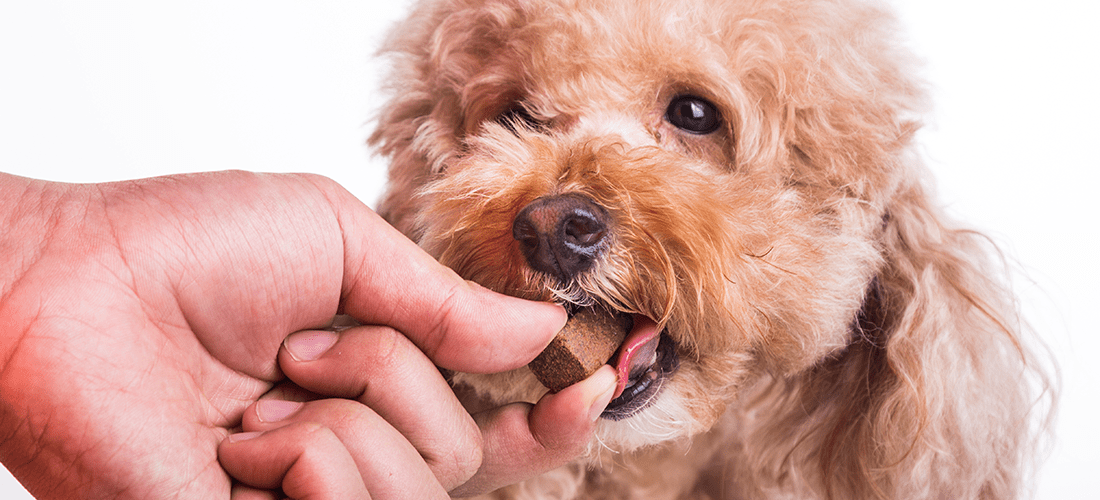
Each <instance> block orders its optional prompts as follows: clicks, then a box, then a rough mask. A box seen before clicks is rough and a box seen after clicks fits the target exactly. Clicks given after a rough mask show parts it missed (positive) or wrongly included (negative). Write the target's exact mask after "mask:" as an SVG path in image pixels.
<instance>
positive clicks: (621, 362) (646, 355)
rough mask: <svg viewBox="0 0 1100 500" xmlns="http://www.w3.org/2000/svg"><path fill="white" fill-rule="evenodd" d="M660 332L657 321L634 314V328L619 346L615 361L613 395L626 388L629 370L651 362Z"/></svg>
mask: <svg viewBox="0 0 1100 500" xmlns="http://www.w3.org/2000/svg"><path fill="white" fill-rule="evenodd" d="M659 333H660V332H658V331H657V323H654V322H653V320H651V319H649V318H647V317H645V316H642V315H640V314H635V315H634V328H633V329H632V330H631V331H630V333H627V334H626V340H624V341H623V345H622V346H621V347H619V359H618V361H617V362H616V363H615V369H616V370H618V372H619V381H618V385H616V387H615V396H614V397H616V398H617V397H619V395H620V394H622V393H623V391H624V390H625V389H626V384H627V382H628V381H629V380H630V372H631V371H633V370H634V369H635V368H637V366H635V365H640V366H649V364H650V363H652V362H653V356H654V353H656V351H657V344H659V343H660V335H659Z"/></svg>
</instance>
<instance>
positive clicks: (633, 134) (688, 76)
mask: <svg viewBox="0 0 1100 500" xmlns="http://www.w3.org/2000/svg"><path fill="white" fill-rule="evenodd" d="M893 27H894V26H893V21H892V20H891V19H890V17H889V16H888V15H887V14H886V13H884V11H883V10H882V9H881V8H879V7H876V6H874V5H870V4H867V3H865V2H863V1H860V0H426V1H423V2H422V3H420V4H419V5H417V6H416V8H415V9H414V11H413V13H412V14H411V17H410V18H409V19H408V20H407V21H405V22H404V23H403V24H401V25H399V26H398V28H397V29H396V30H395V31H394V32H393V35H392V38H391V40H390V42H389V45H388V46H387V49H386V50H387V52H388V53H389V54H390V55H391V56H393V58H394V61H395V63H396V71H395V74H394V79H393V80H392V82H391V85H392V90H393V92H394V95H393V97H392V99H391V100H390V102H389V104H388V105H387V106H386V107H385V108H384V109H383V112H382V115H381V119H380V124H379V127H378V130H377V132H376V133H375V135H374V136H373V138H372V142H373V143H374V144H375V145H377V146H378V147H379V148H380V150H381V151H382V152H383V153H384V154H386V155H388V156H389V157H390V158H391V159H392V167H391V171H390V176H391V185H390V190H389V192H388V193H387V194H386V196H385V197H384V199H383V201H382V203H381V207H380V212H381V213H382V214H383V215H384V216H385V217H387V219H388V220H389V221H391V223H393V224H394V225H396V226H397V227H398V228H400V229H401V230H402V231H404V232H405V233H406V234H407V235H409V236H410V237H411V238H413V239H414V240H416V241H418V242H419V243H420V244H421V245H422V246H423V247H424V248H426V249H427V250H428V251H429V252H431V253H432V254H433V255H434V256H435V257H437V258H438V259H439V260H440V261H442V262H443V263H444V264H446V265H448V266H450V267H452V268H454V269H455V270H456V271H457V272H458V273H460V274H461V275H462V276H464V277H466V278H467V279H470V280H473V281H476V282H478V283H481V284H482V285H484V286H487V287H489V288H492V289H495V290H497V291H501V292H504V293H508V294H512V295H516V296H520V297H526V298H530V299H538V300H556V301H561V302H565V303H570V304H572V305H573V307H577V308H580V307H595V306H599V307H604V308H611V309H613V310H616V311H620V312H622V313H624V314H629V315H633V317H634V318H635V319H636V320H637V321H635V323H636V324H638V323H641V324H645V325H649V326H648V327H647V328H648V330H647V332H645V333H644V334H643V335H642V337H640V338H639V337H638V332H631V336H630V337H629V338H633V339H634V340H628V341H627V342H625V343H633V345H632V347H642V348H645V349H646V350H648V352H649V354H647V355H645V356H644V357H641V358H637V357H636V358H634V359H631V360H630V361H628V363H629V364H630V365H631V366H629V367H627V368H628V369H632V371H633V375H632V376H631V377H630V378H629V380H628V381H627V382H628V387H626V388H625V392H623V395H622V396H620V397H619V398H618V399H616V400H615V401H613V402H612V404H611V406H610V407H609V409H608V410H607V411H606V412H605V413H604V417H605V419H603V420H602V423H601V424H600V425H599V427H598V430H597V434H596V436H595V438H594V440H593V442H592V445H591V447H590V452H589V454H588V455H587V456H586V457H584V458H583V459H581V460H579V461H577V462H576V463H574V464H571V465H569V466H566V467H564V468H561V469H558V470H555V471H551V472H549V473H547V474H545V475H544V476H541V477H539V478H535V479H532V480H529V481H527V482H524V483H521V484H518V485H514V486H511V487H509V488H506V489H504V490H502V491H499V492H497V493H495V495H496V497H498V498H586V499H587V498H593V499H611V498H614V499H627V498H636V499H663V498H685V497H687V498H715V499H717V498H746V499H749V498H751V499H757V498H834V499H854V498H901V499H916V498H936V499H948V498H950V499H962V498H1011V497H1015V496H1017V495H1019V494H1020V493H1021V491H1023V489H1024V488H1023V486H1022V484H1023V482H1024V480H1025V479H1026V469H1027V463H1028V462H1029V459H1030V455H1031V453H1032V450H1033V445H1034V443H1035V441H1036V439H1035V438H1034V436H1035V434H1036V431H1035V428H1036V426H1035V425H1034V424H1033V423H1032V422H1031V421H1032V420H1033V417H1034V416H1035V413H1036V411H1033V410H1032V409H1033V407H1034V405H1035V403H1036V401H1037V400H1038V399H1037V398H1038V396H1037V394H1038V392H1037V391H1041V390H1043V389H1045V385H1044V384H1045V380H1046V378H1045V377H1044V376H1043V374H1042V372H1041V371H1040V370H1038V369H1037V368H1036V366H1035V362H1034V360H1033V359H1032V356H1031V354H1030V353H1029V351H1028V350H1027V348H1026V347H1025V345H1024V340H1023V339H1022V337H1021V334H1020V332H1021V331H1022V330H1024V327H1023V325H1022V324H1021V321H1020V320H1019V318H1018V317H1017V314H1016V313H1015V311H1014V304H1013V299H1012V297H1011V296H1010V295H1009V294H1008V293H1007V292H1006V291H1005V289H1004V287H1003V285H1002V284H1001V281H1002V280H1001V279H1000V278H999V276H1002V275H1003V274H1004V270H1003V269H999V267H1000V266H997V265H993V264H991V262H990V261H988V260H987V259H986V258H985V257H984V255H985V253H986V251H987V250H988V248H986V247H987V245H984V244H983V243H984V240H983V238H982V237H981V236H980V235H978V234H976V233H974V232H971V231H967V230H961V229H957V228H954V227H953V226H952V225H951V224H950V223H949V222H948V221H947V220H946V218H945V217H944V215H943V214H942V213H941V212H940V211H939V210H938V209H937V208H936V207H935V205H934V203H933V202H932V201H931V200H930V196H929V190H928V187H927V186H926V185H925V183H924V177H925V176H926V171H925V170H924V168H923V167H922V166H921V164H920V163H919V160H918V159H917V158H916V156H915V154H914V152H913V148H914V146H913V144H912V138H913V136H914V133H915V132H916V130H917V129H918V127H919V124H918V122H917V119H918V115H919V113H920V112H922V111H923V109H922V106H923V97H922V89H921V86H920V84H919V83H918V82H917V81H915V80H914V79H913V77H912V75H911V72H910V70H911V66H912V61H911V58H910V56H908V55H907V53H906V52H904V51H903V50H901V49H899V47H898V45H897V44H896V43H895V42H894V41H893V40H892V37H891V32H892V29H893ZM654 324H656V325H657V327H656V329H654V328H653V326H652V325H654ZM639 328H640V327H635V328H634V330H638V329H639ZM657 332H659V334H658V333H657ZM625 343H624V344H625ZM620 363H624V362H623V361H621V360H620ZM620 368H622V367H620ZM454 382H455V383H456V384H463V385H468V386H470V387H472V388H473V389H474V391H476V393H477V394H479V395H480V397H482V398H485V399H487V400H489V401H492V402H495V403H504V402H511V401H517V400H526V401H535V400H537V399H538V398H539V396H540V395H542V394H543V393H545V391H546V389H545V388H544V387H542V385H541V384H540V383H539V382H538V381H537V380H536V379H535V378H534V376H533V375H532V373H531V372H530V371H529V370H528V369H526V368H524V369H520V370H517V371H514V372H511V373H505V374H496V375H489V376H484V375H479V376H474V375H469V374H455V375H454Z"/></svg>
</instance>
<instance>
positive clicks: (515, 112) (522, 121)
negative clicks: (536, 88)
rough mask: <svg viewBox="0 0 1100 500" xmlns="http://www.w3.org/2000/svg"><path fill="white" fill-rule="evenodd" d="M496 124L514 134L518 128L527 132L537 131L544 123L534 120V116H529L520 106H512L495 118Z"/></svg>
mask: <svg viewBox="0 0 1100 500" xmlns="http://www.w3.org/2000/svg"><path fill="white" fill-rule="evenodd" d="M496 122H497V123H499V124H501V125H504V127H505V128H507V129H508V130H511V131H512V133H515V132H516V131H517V130H518V129H519V127H523V128H526V129H529V130H538V129H541V128H543V127H544V126H545V124H544V123H542V122H540V121H539V120H536V119H535V117H534V116H531V112H530V111H527V108H525V107H523V106H522V105H520V104H513V105H512V107H510V108H508V109H507V110H505V111H504V112H503V113H501V114H500V116H497V119H496Z"/></svg>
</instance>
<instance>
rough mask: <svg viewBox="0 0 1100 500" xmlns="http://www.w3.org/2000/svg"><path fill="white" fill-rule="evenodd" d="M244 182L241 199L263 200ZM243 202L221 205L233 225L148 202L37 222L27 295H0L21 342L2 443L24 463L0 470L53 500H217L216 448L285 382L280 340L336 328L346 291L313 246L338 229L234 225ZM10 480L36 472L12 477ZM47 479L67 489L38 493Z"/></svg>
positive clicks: (198, 209)
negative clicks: (329, 320)
mask: <svg viewBox="0 0 1100 500" xmlns="http://www.w3.org/2000/svg"><path fill="white" fill-rule="evenodd" d="M223 180H224V179H223ZM249 181H250V185H249V188H250V190H251V192H253V193H256V192H258V191H263V189H257V188H256V186H255V180H254V179H249ZM152 187H153V188H156V187H157V186H152ZM265 187H266V188H268V189H274V187H272V186H265ZM213 188H214V187H208V188H207V189H213ZM218 189H226V188H225V187H224V186H222V187H219V188H218ZM230 190H232V188H230ZM249 192H250V191H248V190H236V191H235V192H233V193H232V195H231V196H229V197H227V198H226V199H227V200H232V201H233V203H234V206H235V207H238V209H237V210H236V211H235V212H234V213H233V218H232V219H230V218H228V217H226V218H225V219H219V218H218V217H216V216H211V214H216V213H217V210H218V207H211V206H208V205H207V206H196V205H192V204H189V203H188V202H189V200H188V199H187V198H186V196H184V197H178V196H177V197H174V198H173V199H170V200H165V201H163V202H162V203H158V202H156V201H155V200H156V197H148V196H145V197H143V200H144V201H143V203H146V204H148V205H149V206H140V207H134V206H125V205H126V204H127V202H126V201H125V200H126V198H127V197H125V196H109V195H101V194H92V193H87V192H82V193H79V194H78V195H77V196H75V199H74V200H72V202H71V203H70V205H69V210H68V211H64V210H63V211H59V213H58V214H55V217H54V219H52V220H51V221H49V222H48V227H47V232H48V235H49V236H48V237H47V238H46V240H45V243H44V244H43V245H42V246H41V247H40V248H39V250H38V251H37V252H36V253H35V254H34V255H31V256H29V257H28V258H26V259H24V260H22V261H21V262H22V263H24V265H23V266H22V269H23V270H24V273H22V274H23V276H22V279H20V280H18V281H16V282H15V285H14V287H12V289H11V290H3V291H2V292H4V294H3V295H0V298H2V299H3V301H2V302H0V316H4V317H6V318H7V319H5V323H8V326H4V328H9V327H15V328H20V327H21V329H22V331H21V332H19V333H20V335H21V340H20V341H19V342H18V344H16V345H14V348H13V349H11V351H10V353H8V354H9V357H8V359H6V360H4V361H5V364H4V366H5V370H4V371H5V373H4V374H0V390H2V391H3V393H4V394H5V396H6V401H5V403H6V406H7V407H6V408H3V409H2V411H0V424H2V425H0V429H3V431H2V432H3V434H2V435H0V439H3V440H5V441H8V443H7V444H9V445H11V444H15V446H5V447H4V448H3V449H4V450H5V452H6V453H8V454H11V453H13V450H15V451H14V452H18V453H21V456H4V457H2V458H3V459H4V462H5V463H6V464H10V465H9V468H10V469H12V472H13V473H14V474H16V475H17V476H22V477H21V479H22V480H23V481H24V482H25V484H27V486H28V487H29V489H31V490H32V491H37V492H51V493H49V495H50V496H53V497H59V498H65V497H75V496H80V497H87V498H166V497H173V496H177V495H178V496H180V497H184V498H215V497H218V498H226V497H228V494H229V489H230V485H231V481H230V479H229V477H228V476H227V475H226V473H225V472H224V471H223V470H222V468H221V467H220V466H219V464H218V456H217V445H218V443H219V442H220V441H221V440H222V439H223V438H224V437H225V436H226V435H227V434H228V432H229V429H230V428H232V427H235V426H237V425H239V424H240V421H241V415H242V413H243V411H244V410H245V408H247V406H248V405H249V404H251V403H252V402H254V401H255V400H256V399H257V398H258V397H259V396H260V395H261V394H263V393H264V392H266V391H267V390H268V389H269V388H270V387H271V385H272V383H273V382H274V381H276V380H277V379H279V378H280V377H281V375H280V373H279V371H278V368H277V366H276V364H275V362H276V353H277V352H278V349H279V345H280V343H281V341H282V340H283V338H284V337H285V336H286V335H287V334H288V333H290V332H292V331H294V330H297V329H301V328H306V327H310V326H318V324H319V322H323V321H324V319H325V318H326V316H327V317H331V316H332V314H334V313H335V312H336V307H337V303H338V300H339V294H340V286H341V284H340V283H339V282H338V279H339V277H340V276H341V273H340V272H339V271H337V272H332V268H331V267H328V268H326V267H325V266H339V265H340V264H341V263H340V262H339V261H338V259H340V258H341V254H340V252H339V251H335V252H331V251H327V250H330V249H326V248H320V249H318V248H316V247H315V243H316V242H321V241H326V240H330V241H331V238H322V237H321V235H319V234H318V232H320V231H324V230H331V229H332V228H331V227H328V226H331V225H332V224H334V222H332V224H329V225H328V226H326V224H325V221H316V220H310V219H309V216H308V215H296V216H284V215H285V214H275V215H273V214H272V212H273V211H277V210H278V207H272V206H270V204H258V205H256V206H255V214H254V217H249V216H248V215H247V214H242V213H240V210H239V207H240V206H248V204H247V203H240V201H241V199H240V198H241V196H247V194H248V193H249ZM242 193H243V194H242ZM199 194H202V195H203V198H204V199H209V198H210V197H209V194H210V193H208V192H203V193H197V192H196V197H197V196H198V195H199ZM270 195H271V193H270V192H266V193H263V196H264V197H265V199H270V198H271V196H270ZM257 196H259V195H258V194H257ZM150 199H152V200H154V201H150ZM227 203H228V202H227ZM317 213H326V212H325V211H324V210H318V211H317ZM118 214H122V215H121V216H120V215H118ZM137 214H141V216H136V215H137ZM271 220H278V221H284V222H285V221H291V222H293V221H300V224H293V223H292V224H282V225H279V224H265V222H264V221H271ZM330 222H331V221H330ZM272 226H274V227H272ZM78 233H79V234H78ZM182 234H186V235H187V236H188V238H187V241H188V244H187V245H182V244H181V245H179V246H178V247H174V248H173V247H168V248H159V249H157V250H156V251H152V252H151V251H149V248H150V247H149V246H148V245H145V243H147V241H148V239H150V238H151V239H154V240H157V239H159V240H160V241H180V242H182V241H184V238H182V237H180V235H182ZM330 234H331V233H330ZM335 234H339V233H338V232H337V233H335ZM196 235H201V236H200V237H198V238H196V237H195V236H196ZM77 236H79V237H77ZM89 236H90V237H89ZM72 241H83V242H89V241H92V242H98V243H93V244H91V245H81V246H77V247H72V246H69V243H70V242H72ZM336 243H339V241H337V242H336ZM303 251H309V252H312V253H313V255H312V257H314V258H312V259H309V261H310V262H312V263H313V264H314V265H313V266H312V267H310V266H306V267H307V268H303V267H302V266H301V264H300V262H301V261H302V259H301V258H300V257H301V255H300V254H299V253H298V252H303ZM292 262H294V263H297V264H294V265H291V263H292ZM282 263H286V264H287V265H282V266H280V264H282ZM17 273H18V271H17ZM302 273H305V275H303V274H302ZM73 277H77V278H79V279H72V278H73ZM320 277H330V278H331V277H336V279H337V282H336V283H333V282H332V280H331V279H330V280H328V281H325V280H323V279H320ZM314 278H316V279H314ZM302 283H311V284H312V286H314V289H302V288H301V284H302ZM43 298H45V299H43ZM61 359H64V360H65V361H59V360H61ZM72 360H76V362H73V361H72ZM32 403H33V404H32ZM119 443H121V445H119ZM21 464H25V467H26V468H27V469H28V470H37V471H39V472H38V473H35V474H33V475H32V477H28V476H27V474H21V470H20V469H21V468H23V467H24V465H21ZM42 470H50V471H52V473H50V474H41V472H40V471H42ZM33 476H37V477H33ZM46 477H64V478H66V479H65V480H64V481H63V482H62V483H60V484H58V483H50V484H35V482H36V481H38V482H41V481H43V480H44V479H41V478H46Z"/></svg>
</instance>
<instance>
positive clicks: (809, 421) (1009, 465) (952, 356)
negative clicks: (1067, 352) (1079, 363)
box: [767, 186, 1052, 498]
mask: <svg viewBox="0 0 1100 500" xmlns="http://www.w3.org/2000/svg"><path fill="white" fill-rule="evenodd" d="M944 221H945V219H944V217H943V216H942V215H941V214H940V213H938V211H937V210H936V209H935V208H933V207H931V206H930V205H929V201H928V199H927V197H926V196H925V194H924V192H923V189H922V188H921V187H920V186H915V187H911V188H908V189H903V190H902V191H901V192H900V193H899V195H898V197H897V198H896V201H895V202H894V203H892V204H891V206H890V208H889V212H888V215H887V216H886V218H885V221H884V231H883V233H882V241H881V248H882V252H883V254H884V257H885V265H884V266H883V267H882V269H881V271H880V272H879V274H878V276H877V277H876V278H875V279H874V280H873V282H872V284H871V286H870V287H869V289H868V290H867V292H866V295H865V299H864V304H863V308H862V310H861V312H860V314H859V316H858V318H856V319H855V320H853V324H852V340H851V344H850V345H849V346H848V347H847V348H846V349H845V350H844V351H843V352H841V353H840V354H838V355H837V356H835V357H833V358H830V359H828V360H826V361H824V362H823V363H821V364H819V365H818V366H816V367H814V368H813V369H811V370H809V371H808V372H806V373H804V374H803V375H801V376H799V377H797V379H796V380H787V381H784V382H781V384H782V385H784V388H785V389H789V390H791V392H790V393H789V394H792V396H790V397H789V398H784V400H783V401H782V402H779V403H778V404H780V405H784V406H785V408H776V410H781V414H784V415H786V418H780V419H776V420H775V421H774V422H773V423H771V424H769V425H768V426H767V427H768V429H769V431H768V433H769V435H771V436H772V437H774V438H776V439H783V438H781V437H780V436H781V434H782V433H784V432H786V433H787V434H788V435H789V434H790V429H794V428H798V429H804V430H805V432H804V433H802V434H801V435H799V436H798V437H794V438H792V437H788V438H786V439H788V440H789V439H793V440H794V443H793V444H792V447H793V448H794V450H795V451H794V452H793V453H790V454H788V455H787V456H786V457H783V458H779V457H775V458H776V460H777V462H779V463H773V466H775V467H778V468H779V469H784V468H786V467H788V466H790V465H792V464H790V463H785V464H784V463H782V462H784V461H791V460H799V461H801V460H805V461H807V462H810V465H816V466H817V467H816V468H817V470H818V471H819V473H820V474H821V477H820V479H821V481H822V484H825V485H826V487H827V489H828V491H827V492H824V493H825V494H826V496H827V497H829V498H880V497H881V498H892V497H894V495H893V492H894V491H952V492H955V495H953V496H954V497H956V498H979V497H980V498H1009V497H1014V496H1015V492H1018V491H1020V490H1019V487H1020V485H1021V481H1022V480H1023V478H1022V477H1019V475H1020V474H1021V472H1020V471H1022V470H1026V469H1027V467H1021V465H1028V464H1027V462H1028V461H1029V460H1032V459H1033V456H1032V451H1033V448H1034V446H1035V445H1036V442H1035V440H1034V439H1033V438H1032V437H1031V436H1034V435H1035V427H1034V426H1035V425H1036V421H1035V420H1034V419H1035V418H1036V417H1037V415H1038V414H1040V413H1042V411H1040V410H1036V409H1035V408H1034V406H1035V405H1036V403H1037V401H1039V400H1040V399H1039V398H1040V397H1044V398H1048V399H1050V400H1052V394H1051V387H1050V384H1049V380H1048V379H1047V378H1046V376H1045V375H1043V373H1042V371H1041V370H1040V369H1039V367H1038V366H1036V360H1035V359H1034V358H1033V357H1032V355H1031V354H1030V353H1029V350H1028V347H1027V346H1025V345H1024V340H1023V339H1022V337H1021V332H1022V331H1024V330H1026V325H1025V324H1024V323H1023V322H1022V320H1021V318H1020V317H1019V316H1018V315H1017V312H1016V308H1015V304H1014V301H1013V299H1012V296H1011V294H1009V293H1008V291H1007V289H1006V286H1005V284H1004V283H1002V282H1001V280H1000V278H999V277H1003V276H1005V275H1006V272H1005V269H1004V266H997V265H995V264H994V262H997V259H990V258H987V256H988V255H989V254H990V250H991V245H990V244H989V242H988V240H987V239H986V238H985V237H983V236H982V235H980V234H977V233H975V232H973V231H968V230H959V229H952V228H950V227H948V226H947V225H946V224H945V222H944ZM1037 392H1038V393H1039V394H1037ZM771 394H775V392H771ZM1039 425H1042V423H1039ZM789 450H790V448H788V451H789ZM799 457H801V458H799ZM813 462H816V464H813ZM928 478H942V480H943V481H944V484H917V483H916V482H917V481H924V483H927V481H928Z"/></svg>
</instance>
